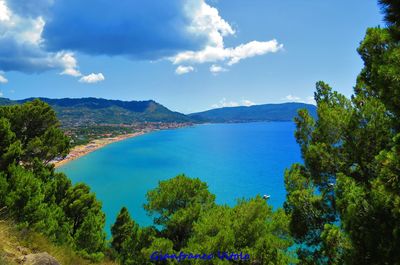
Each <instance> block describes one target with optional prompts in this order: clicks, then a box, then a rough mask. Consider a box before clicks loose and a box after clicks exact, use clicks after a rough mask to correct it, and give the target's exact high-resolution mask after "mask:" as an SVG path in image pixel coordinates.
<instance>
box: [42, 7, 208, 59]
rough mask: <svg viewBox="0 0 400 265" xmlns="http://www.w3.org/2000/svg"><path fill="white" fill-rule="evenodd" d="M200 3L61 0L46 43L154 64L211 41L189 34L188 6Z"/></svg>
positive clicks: (52, 10) (52, 14)
mask: <svg viewBox="0 0 400 265" xmlns="http://www.w3.org/2000/svg"><path fill="white" fill-rule="evenodd" d="M199 1H200V0H189V1H185V0H168V1H140V0H119V1H111V0H85V1H81V0H58V1H55V2H54V4H53V5H52V7H51V8H50V15H49V20H48V23H47V25H46V27H45V29H44V32H43V36H44V39H45V40H46V41H45V45H46V47H47V48H48V49H50V50H53V51H57V50H75V51H80V52H84V53H86V54H91V55H98V54H102V55H104V54H105V55H123V56H127V57H129V58H133V59H150V60H154V59H160V58H162V57H164V56H170V55H173V54H175V53H177V52H179V51H182V50H186V49H198V48H200V47H201V46H202V45H203V44H204V43H205V42H206V41H207V39H206V37H205V36H204V35H195V34H192V33H191V32H190V31H189V30H188V28H189V26H190V24H191V21H192V17H191V16H192V13H191V12H190V11H189V9H190V8H188V7H187V6H188V5H189V4H190V3H191V2H199ZM186 2H188V3H189V4H186ZM94 6H95V7H96V8H93V7H94ZM104 10H107V12H106V13H104ZM82 13H83V14H82ZM77 14H81V15H77ZM93 21H95V23H94V22H93Z"/></svg>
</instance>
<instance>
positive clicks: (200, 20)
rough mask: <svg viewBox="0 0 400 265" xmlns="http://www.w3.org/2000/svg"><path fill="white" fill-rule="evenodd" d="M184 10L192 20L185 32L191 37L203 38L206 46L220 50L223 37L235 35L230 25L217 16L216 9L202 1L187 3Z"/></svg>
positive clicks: (222, 44)
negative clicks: (206, 40) (205, 40)
mask: <svg viewBox="0 0 400 265" xmlns="http://www.w3.org/2000/svg"><path fill="white" fill-rule="evenodd" d="M185 9H186V12H187V13H188V16H189V17H190V18H191V19H192V22H191V24H190V25H189V26H188V28H187V30H188V31H189V32H190V33H191V34H193V35H200V36H205V37H206V38H207V39H208V43H207V45H210V46H214V47H221V48H222V47H223V46H224V39H223V37H224V36H228V35H233V34H235V31H234V30H233V28H232V27H231V25H229V23H228V22H226V21H225V20H224V19H223V18H222V17H221V16H220V15H219V12H218V9H216V8H215V7H212V6H210V5H208V4H207V3H206V2H205V1H204V0H200V1H188V2H187V3H186V5H185Z"/></svg>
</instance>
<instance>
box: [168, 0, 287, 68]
mask: <svg viewBox="0 0 400 265" xmlns="http://www.w3.org/2000/svg"><path fill="white" fill-rule="evenodd" d="M186 8H187V10H188V11H187V12H188V13H189V15H188V16H189V18H191V19H192V23H191V25H190V26H189V27H188V31H189V32H191V33H193V34H197V35H199V36H204V37H206V38H207V39H208V41H207V43H206V45H205V47H203V48H202V49H200V50H198V51H193V50H188V51H183V52H180V53H178V54H176V55H175V56H173V57H170V58H169V60H170V61H172V63H173V64H182V63H186V64H202V63H216V62H223V63H226V65H228V66H232V65H233V64H236V63H238V62H240V61H241V60H243V59H246V58H251V57H254V56H259V55H264V54H267V53H275V52H278V51H279V50H281V49H282V48H283V45H282V44H280V43H278V41H277V40H275V39H272V40H270V41H256V40H254V41H251V42H248V43H244V44H240V45H238V46H236V47H225V45H224V37H227V36H232V35H234V34H235V30H234V29H233V28H232V26H231V25H230V24H229V23H228V22H227V21H225V20H224V19H223V18H222V17H221V16H220V15H219V12H218V10H217V9H216V8H214V7H211V6H209V5H208V4H207V3H206V2H205V1H204V0H201V1H200V2H198V1H190V2H189V3H188V4H187V5H186ZM211 69H214V70H216V71H212V70H211ZM222 69H224V68H222V67H221V68H217V67H214V66H211V67H210V71H211V72H212V73H214V74H215V73H218V72H221V71H218V70H222Z"/></svg>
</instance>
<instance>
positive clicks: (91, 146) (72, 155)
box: [52, 130, 152, 168]
mask: <svg viewBox="0 0 400 265" xmlns="http://www.w3.org/2000/svg"><path fill="white" fill-rule="evenodd" d="M149 132H152V130H145V131H139V132H135V133H129V134H123V135H118V136H115V137H108V138H100V139H95V140H92V141H90V142H89V143H88V144H85V145H78V146H75V147H74V148H72V149H71V151H70V152H69V154H68V155H67V156H66V157H65V158H64V159H61V160H58V161H53V162H52V164H53V165H54V168H59V167H61V166H63V165H65V164H67V163H69V162H71V161H73V160H75V159H78V158H81V157H83V156H85V155H87V154H90V153H91V152H93V151H96V150H98V149H100V148H102V147H104V146H106V145H109V144H112V143H116V142H119V141H122V140H125V139H128V138H133V137H137V136H140V135H143V134H146V133H149Z"/></svg>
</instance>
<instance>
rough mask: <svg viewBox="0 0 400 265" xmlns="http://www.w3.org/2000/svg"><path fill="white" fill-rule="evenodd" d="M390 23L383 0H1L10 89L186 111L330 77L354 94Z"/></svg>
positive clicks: (282, 98) (2, 53)
mask: <svg viewBox="0 0 400 265" xmlns="http://www.w3.org/2000/svg"><path fill="white" fill-rule="evenodd" d="M33 2H34V3H33ZM380 24H382V16H381V14H380V11H379V7H378V5H377V1H374V0H347V1H344V0H336V1H333V0H324V1H321V0H280V1H278V0H208V1H204V0H168V1H164V0H154V1H138V0H118V1H111V0H86V1H80V0H37V1H22V0H0V93H1V94H2V95H3V96H4V97H8V98H12V99H21V98H26V97H39V96H40V97H51V98H61V97H102V98H108V99H122V100H146V99H154V100H156V101H158V102H160V103H162V104H163V105H165V106H167V107H169V108H171V109H173V110H177V111H181V112H184V113H190V112H195V111H201V110H205V109H210V108H213V107H221V106H236V105H251V104H262V103H278V102H286V101H303V102H310V101H311V99H310V97H312V95H313V92H314V85H315V82H316V81H318V80H324V81H326V82H328V83H330V84H331V85H332V86H333V87H334V88H335V89H337V90H338V91H340V92H342V93H344V94H345V95H347V96H349V95H350V94H351V93H352V87H353V86H354V84H355V79H356V76H357V74H358V72H359V71H360V69H361V67H362V61H361V60H360V59H359V56H358V54H357V52H356V48H357V46H358V44H359V42H360V41H361V40H362V38H363V36H364V33H365V30H366V28H367V27H373V26H377V25H380Z"/></svg>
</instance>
